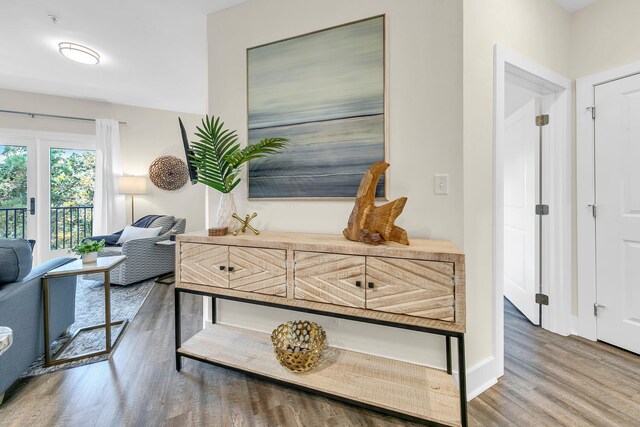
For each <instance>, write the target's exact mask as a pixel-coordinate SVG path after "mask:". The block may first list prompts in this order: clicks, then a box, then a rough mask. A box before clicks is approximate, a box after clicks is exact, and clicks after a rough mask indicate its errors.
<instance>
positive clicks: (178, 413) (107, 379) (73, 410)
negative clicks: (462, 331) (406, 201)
mask: <svg viewBox="0 0 640 427" xmlns="http://www.w3.org/2000/svg"><path fill="white" fill-rule="evenodd" d="M183 305H184V308H183V312H184V313H186V312H193V313H194V316H193V317H192V318H189V319H186V318H183V328H184V335H185V336H189V334H190V333H193V332H194V331H195V330H197V328H198V325H199V323H200V320H199V317H200V316H201V300H200V298H199V297H194V296H185V298H184V300H183ZM505 318H506V319H507V320H506V322H507V323H506V326H505V348H506V351H507V354H506V355H505V376H504V377H503V378H502V379H501V380H500V382H499V384H497V385H496V386H494V387H493V388H492V389H490V390H488V391H486V392H485V393H483V394H482V395H481V396H479V397H477V398H476V399H474V400H473V401H472V402H471V403H470V422H471V425H482V426H484V425H518V426H523V425H538V426H540V425H549V426H551V425H554V426H555V425H629V426H632V425H636V426H637V425H638V420H640V358H639V357H638V356H635V355H632V354H630V353H627V352H624V351H622V350H619V349H616V348H614V347H610V346H608V345H605V344H601V343H592V342H589V341H585V340H582V339H579V338H563V337H559V336H556V335H554V334H551V333H549V332H547V331H544V330H541V329H539V328H535V327H533V326H532V325H530V324H529V323H528V322H527V321H526V320H525V319H524V318H523V317H522V316H521V315H520V314H519V313H518V312H517V311H516V310H515V309H513V308H512V307H508V308H507V312H506V315H505ZM0 425H1V426H3V427H4V426H29V427H35V426H83V427H84V426H164V425H166V426H191V425H193V426H280V425H286V426H289V425H291V426H383V425H384V426H387V425H398V426H399V425H411V424H409V423H406V422H403V421H401V420H398V419H395V418H392V417H388V416H383V415H380V414H377V413H375V412H371V411H367V410H364V409H359V408H355V407H353V406H350V405H347V404H342V403H340V402H336V401H333V400H330V399H325V398H322V397H318V396H314V395H311V394H307V393H304V392H299V391H295V390H290V389H288V388H285V387H281V386H277V385H272V384H269V383H266V382H262V381H259V380H255V379H253V378H250V377H247V376H245V375H243V374H239V373H235V372H231V371H228V370H225V369H222V368H216V367H213V366H210V365H206V364H202V363H198V362H195V361H191V360H188V359H184V361H183V370H182V372H181V373H177V372H176V371H175V369H174V357H173V287H172V286H165V285H156V286H155V287H154V289H153V290H152V291H151V295H150V296H149V298H148V299H147V301H146V302H145V304H144V305H143V307H142V308H141V310H140V312H139V313H138V316H137V317H136V318H135V319H134V321H133V322H132V324H131V326H130V329H129V330H128V331H127V333H126V334H125V336H124V338H123V340H122V342H121V343H120V346H119V347H118V349H117V350H116V352H115V354H114V355H113V357H112V358H111V360H109V361H108V362H101V363H96V364H93V365H87V366H83V367H80V368H75V369H69V370H66V371H60V372H56V373H53V374H48V375H43V376H40V377H37V378H33V379H30V380H26V381H23V382H21V383H19V384H16V385H15V386H14V387H13V388H12V389H10V390H8V391H7V393H6V396H5V403H3V404H2V406H0Z"/></svg>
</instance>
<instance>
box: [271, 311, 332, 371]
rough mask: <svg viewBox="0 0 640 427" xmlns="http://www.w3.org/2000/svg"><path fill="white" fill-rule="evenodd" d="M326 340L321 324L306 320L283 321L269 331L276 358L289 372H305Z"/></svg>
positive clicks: (310, 366)
mask: <svg viewBox="0 0 640 427" xmlns="http://www.w3.org/2000/svg"><path fill="white" fill-rule="evenodd" d="M326 340H327V335H326V333H325V332H324V329H322V326H320V325H318V324H317V323H314V322H309V321H306V320H296V321H291V322H287V323H283V324H282V325H280V326H278V327H277V328H276V329H275V330H274V331H273V332H272V333H271V342H272V343H273V351H274V352H275V354H276V359H277V360H278V362H280V364H281V365H282V366H283V367H284V368H285V369H287V370H289V371H291V372H297V373H300V372H306V371H308V370H309V369H311V368H313V367H314V366H315V365H316V363H317V362H318V360H319V359H320V356H322V350H323V348H324V344H325V342H326Z"/></svg>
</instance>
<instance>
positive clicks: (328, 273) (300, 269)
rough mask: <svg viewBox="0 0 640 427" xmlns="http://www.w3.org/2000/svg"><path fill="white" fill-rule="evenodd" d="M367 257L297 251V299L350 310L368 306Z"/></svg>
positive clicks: (295, 294) (295, 275) (295, 282)
mask: <svg viewBox="0 0 640 427" xmlns="http://www.w3.org/2000/svg"><path fill="white" fill-rule="evenodd" d="M364 268H365V257H363V256H354V255H338V254H325V253H317V252H302V251H296V252H295V268H294V284H295V287H294V297H295V298H296V299H300V300H306V301H315V302H324V303H327V304H336V305H343V306H347V307H357V308H364V307H365V299H364V298H365V296H364V293H365V290H364Z"/></svg>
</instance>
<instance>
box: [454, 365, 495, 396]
mask: <svg viewBox="0 0 640 427" xmlns="http://www.w3.org/2000/svg"><path fill="white" fill-rule="evenodd" d="M495 360H496V359H495V357H493V356H491V357H488V358H486V359H485V360H483V361H481V362H478V363H476V364H475V365H473V366H472V367H471V368H469V369H467V400H471V399H473V398H475V397H476V396H478V395H479V394H480V393H482V392H484V391H486V390H488V389H489V388H491V387H492V386H494V385H495V384H497V383H498V378H497V377H496V366H495V365H496V364H495ZM453 375H454V376H455V377H456V382H458V372H456V371H454V373H453Z"/></svg>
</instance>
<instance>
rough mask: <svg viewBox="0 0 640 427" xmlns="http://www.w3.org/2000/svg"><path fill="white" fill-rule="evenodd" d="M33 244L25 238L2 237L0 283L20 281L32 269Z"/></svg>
mask: <svg viewBox="0 0 640 427" xmlns="http://www.w3.org/2000/svg"><path fill="white" fill-rule="evenodd" d="M32 263H33V257H32V255H31V245H30V244H29V242H27V241H26V240H24V239H0V285H2V284H6V283H12V282H19V281H20V280H22V279H24V278H25V277H26V276H27V274H29V272H30V271H31V264H32Z"/></svg>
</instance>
